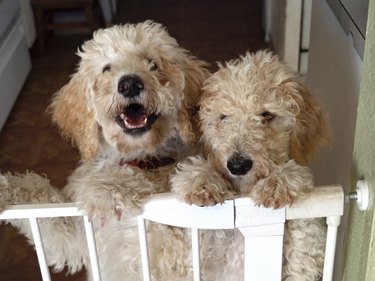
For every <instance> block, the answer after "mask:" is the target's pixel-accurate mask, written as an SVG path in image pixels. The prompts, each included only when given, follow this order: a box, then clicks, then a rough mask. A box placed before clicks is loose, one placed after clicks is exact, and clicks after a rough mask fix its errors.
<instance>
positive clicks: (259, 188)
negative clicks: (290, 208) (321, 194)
mask: <svg viewBox="0 0 375 281" xmlns="http://www.w3.org/2000/svg"><path fill="white" fill-rule="evenodd" d="M274 171H275V172H274V173H271V174H270V175H269V176H268V177H266V178H264V179H261V180H259V181H258V182H257V183H256V185H255V186H254V188H253V189H252V191H251V192H250V197H251V198H252V199H253V201H254V202H255V203H256V204H258V205H264V206H265V207H266V208H274V209H277V208H281V207H284V206H286V205H292V204H293V202H294V201H295V200H297V199H299V198H305V197H306V196H307V194H308V193H309V191H310V190H311V189H312V188H313V181H312V175H311V172H310V170H309V168H308V167H304V166H300V165H298V164H296V163H295V161H294V160H290V161H288V162H285V163H283V164H282V165H280V166H279V167H278V169H274Z"/></svg>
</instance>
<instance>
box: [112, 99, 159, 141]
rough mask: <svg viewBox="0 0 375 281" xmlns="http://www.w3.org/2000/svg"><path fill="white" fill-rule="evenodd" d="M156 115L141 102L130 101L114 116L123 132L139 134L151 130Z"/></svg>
mask: <svg viewBox="0 0 375 281" xmlns="http://www.w3.org/2000/svg"><path fill="white" fill-rule="evenodd" d="M158 117H159V115H158V114H156V113H155V112H149V111H148V110H147V109H146V108H145V107H144V106H143V105H142V104H138V103H132V104H129V105H128V106H126V107H125V108H124V109H123V111H122V112H120V114H119V115H117V116H116V122H117V124H118V125H119V126H120V127H121V129H122V131H123V132H124V133H125V134H127V135H131V136H140V135H143V134H145V133H146V132H147V131H149V130H151V128H152V125H153V124H154V123H155V122H156V120H157V119H158Z"/></svg>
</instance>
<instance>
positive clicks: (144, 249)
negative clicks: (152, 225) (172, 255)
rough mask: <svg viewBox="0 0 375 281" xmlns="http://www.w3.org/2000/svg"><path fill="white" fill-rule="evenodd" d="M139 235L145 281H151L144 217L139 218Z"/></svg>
mask: <svg viewBox="0 0 375 281" xmlns="http://www.w3.org/2000/svg"><path fill="white" fill-rule="evenodd" d="M138 235H139V248H140V251H141V260H142V272H143V280H144V281H151V275H150V259H149V255H148V247H147V231H146V221H145V220H144V218H143V217H142V216H138Z"/></svg>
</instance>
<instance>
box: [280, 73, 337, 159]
mask: <svg viewBox="0 0 375 281" xmlns="http://www.w3.org/2000/svg"><path fill="white" fill-rule="evenodd" d="M281 87H282V88H283V90H284V91H286V92H288V93H289V94H291V95H292V97H293V99H294V100H295V102H296V103H297V104H298V107H299V113H298V114H297V116H296V126H295V128H294V130H293V131H292V135H291V143H290V156H291V158H293V159H295V160H296V162H297V163H299V164H301V165H306V164H307V163H308V161H309V160H310V159H311V158H312V156H314V155H315V154H316V152H317V150H318V148H319V147H320V146H322V145H326V144H328V143H329V138H330V137H329V130H328V118H327V114H326V112H325V110H324V108H323V107H322V105H321V104H320V103H319V102H318V100H317V99H316V98H315V97H314V96H313V95H312V94H311V93H310V91H309V90H308V89H307V87H306V86H305V85H304V84H302V83H301V82H299V81H297V79H296V80H293V79H292V80H291V81H286V82H284V83H282V86H281Z"/></svg>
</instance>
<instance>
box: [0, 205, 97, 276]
mask: <svg viewBox="0 0 375 281" xmlns="http://www.w3.org/2000/svg"><path fill="white" fill-rule="evenodd" d="M55 217H83V219H84V225H85V231H86V240H87V243H88V244H87V245H88V249H89V255H90V263H91V271H92V276H93V278H94V279H93V280H94V281H100V280H101V276H100V269H99V262H98V258H97V253H96V246H95V236H94V230H93V226H92V222H90V221H89V219H88V217H87V216H85V214H84V212H82V211H80V210H78V208H77V207H76V206H75V205H74V203H50V204H24V205H14V206H8V207H7V209H6V210H4V212H3V213H1V214H0V220H6V219H29V221H30V226H31V231H32V234H33V239H34V243H35V249H36V252H37V256H38V262H39V267H40V271H41V274H42V279H43V281H50V280H51V276H50V274H49V270H48V266H47V262H46V259H45V255H44V248H43V242H42V240H41V235H40V230H39V224H38V221H37V218H55Z"/></svg>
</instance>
